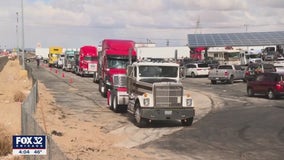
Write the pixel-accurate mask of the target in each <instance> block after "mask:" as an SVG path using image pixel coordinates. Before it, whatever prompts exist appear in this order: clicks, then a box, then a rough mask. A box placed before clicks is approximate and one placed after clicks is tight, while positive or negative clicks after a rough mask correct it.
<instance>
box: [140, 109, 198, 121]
mask: <svg viewBox="0 0 284 160" xmlns="http://www.w3.org/2000/svg"><path fill="white" fill-rule="evenodd" d="M194 116H195V110H194V108H192V107H187V108H178V109H177V108H155V109H153V108H141V117H143V118H147V119H150V120H170V119H172V120H181V119H186V118H192V117H194Z"/></svg>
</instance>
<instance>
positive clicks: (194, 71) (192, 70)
mask: <svg viewBox="0 0 284 160" xmlns="http://www.w3.org/2000/svg"><path fill="white" fill-rule="evenodd" d="M209 69H210V67H209V66H208V64H207V63H188V64H186V65H184V72H185V74H184V75H185V77H187V76H190V77H192V78H194V77H197V76H208V73H209Z"/></svg>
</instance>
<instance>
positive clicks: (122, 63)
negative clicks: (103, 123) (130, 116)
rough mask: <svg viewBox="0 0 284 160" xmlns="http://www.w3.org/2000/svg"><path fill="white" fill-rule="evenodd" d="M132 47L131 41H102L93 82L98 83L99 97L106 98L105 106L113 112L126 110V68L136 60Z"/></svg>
mask: <svg viewBox="0 0 284 160" xmlns="http://www.w3.org/2000/svg"><path fill="white" fill-rule="evenodd" d="M134 46H135V42H134V41H132V40H119V39H104V40H103V42H102V51H101V52H100V54H99V70H98V76H97V77H96V78H97V80H95V81H98V83H99V91H100V93H101V95H102V96H103V97H106V98H107V104H108V105H109V106H110V109H113V110H114V112H118V111H121V112H125V111H126V110H127V105H128V101H127V100H128V95H127V93H126V68H127V65H128V64H131V63H132V62H134V61H136V59H137V55H136V51H135V50H134ZM111 99H112V100H114V103H113V105H110V102H111Z"/></svg>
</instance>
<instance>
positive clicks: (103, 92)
mask: <svg viewBox="0 0 284 160" xmlns="http://www.w3.org/2000/svg"><path fill="white" fill-rule="evenodd" d="M99 91H100V93H101V95H102V96H103V97H104V98H106V96H107V90H106V86H105V85H104V84H103V81H102V80H100V83H99Z"/></svg>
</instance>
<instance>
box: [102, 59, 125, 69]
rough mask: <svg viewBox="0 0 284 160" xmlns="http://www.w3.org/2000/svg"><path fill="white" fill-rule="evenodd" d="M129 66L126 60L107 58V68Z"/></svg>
mask: <svg viewBox="0 0 284 160" xmlns="http://www.w3.org/2000/svg"><path fill="white" fill-rule="evenodd" d="M128 64H129V61H128V59H115V58H108V64H107V65H108V68H126V67H127V65H128Z"/></svg>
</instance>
